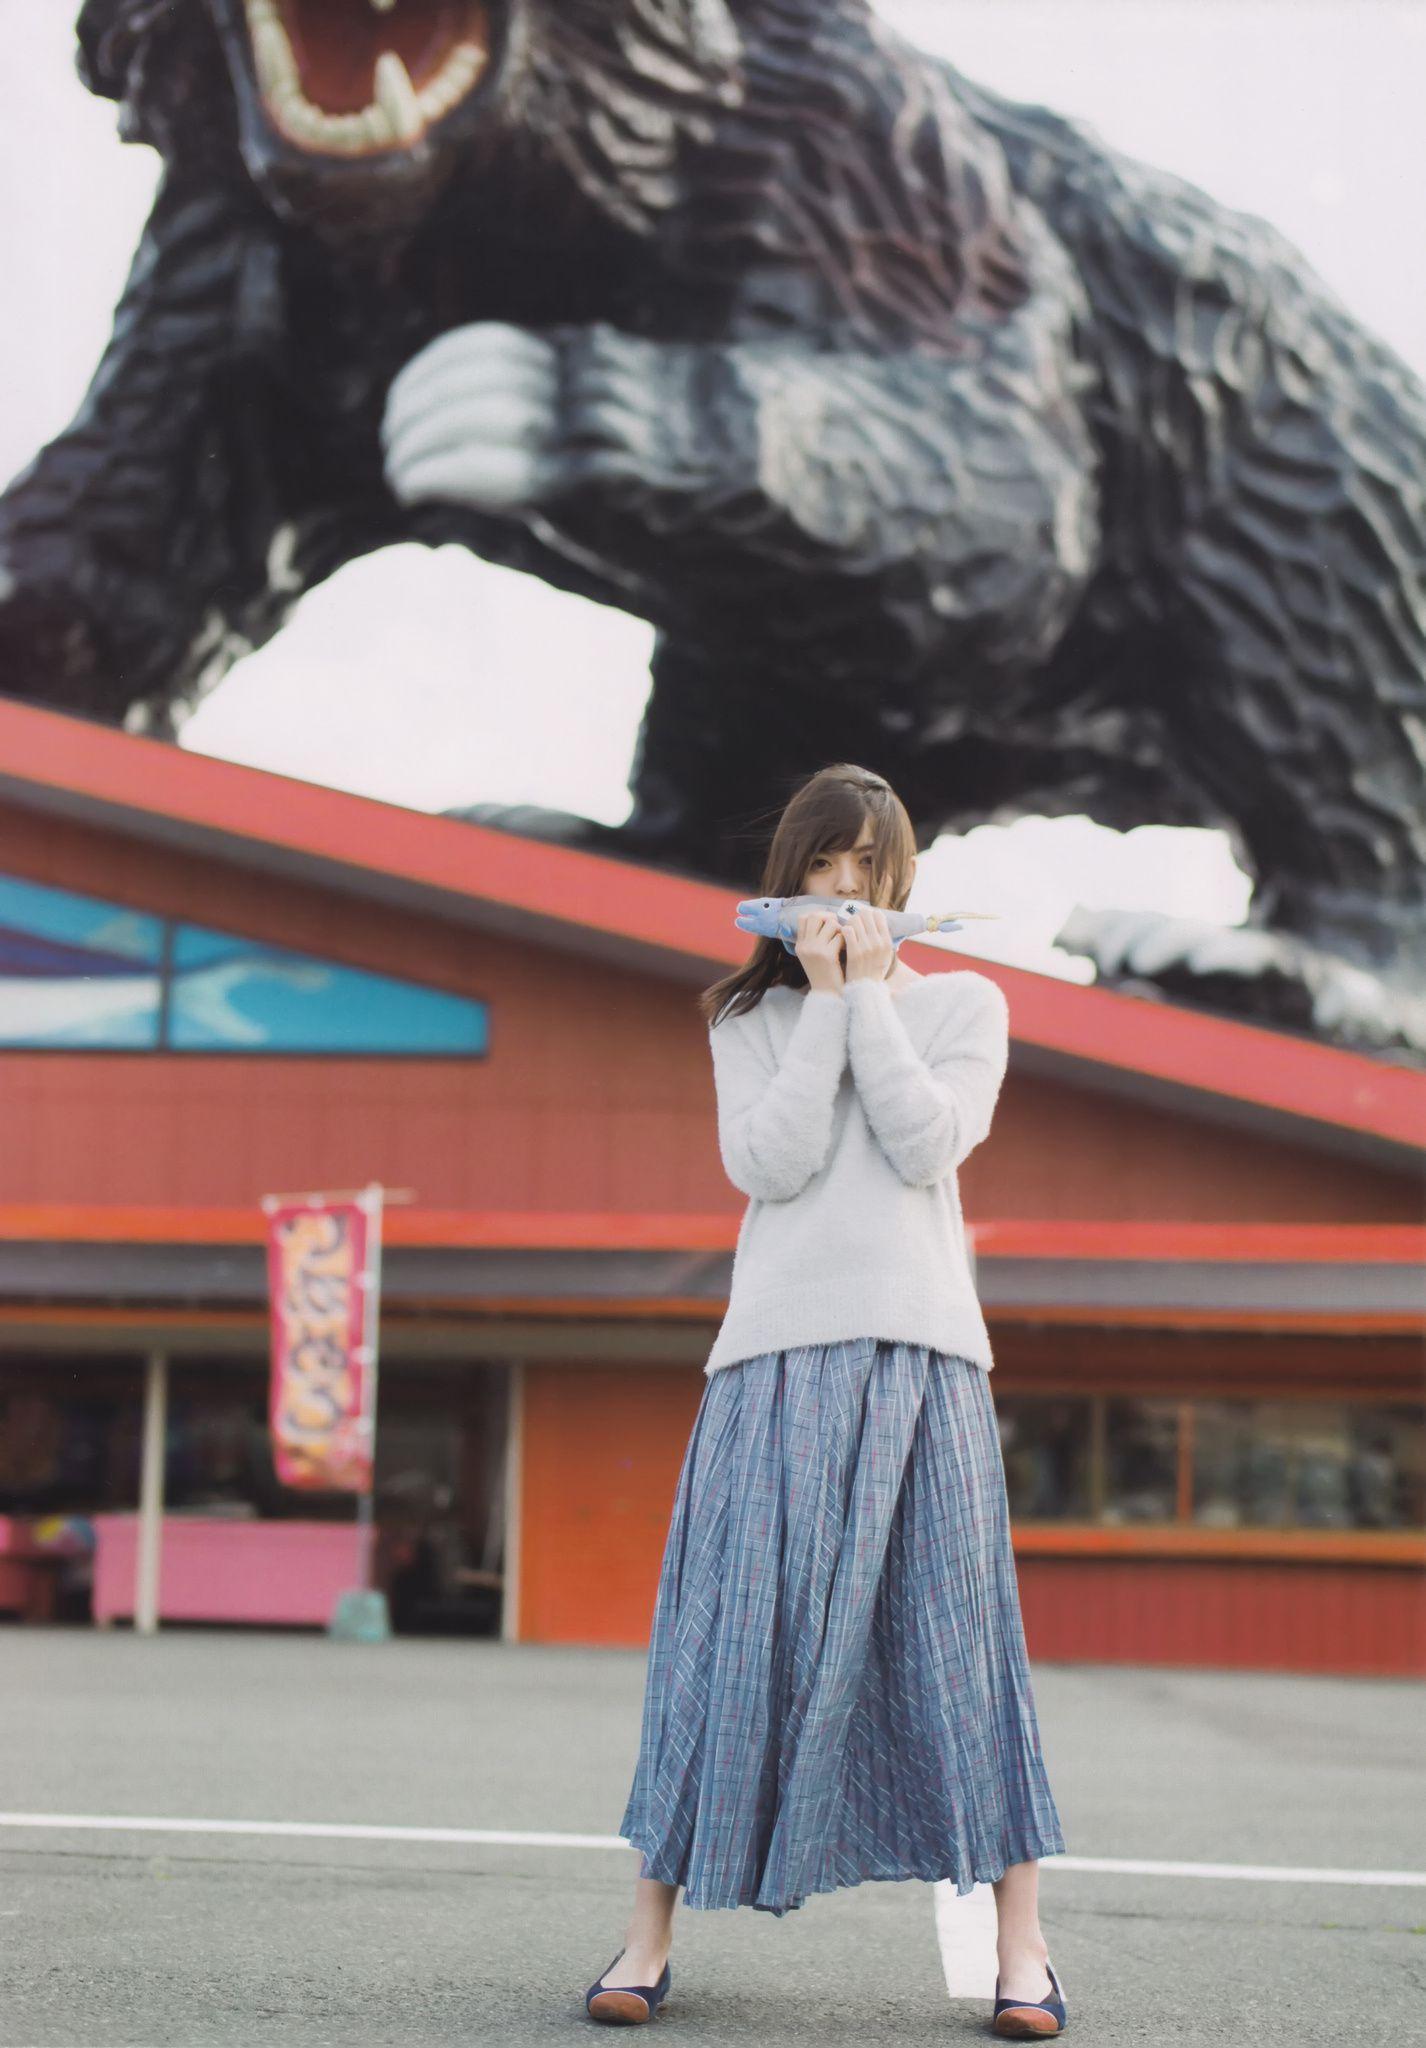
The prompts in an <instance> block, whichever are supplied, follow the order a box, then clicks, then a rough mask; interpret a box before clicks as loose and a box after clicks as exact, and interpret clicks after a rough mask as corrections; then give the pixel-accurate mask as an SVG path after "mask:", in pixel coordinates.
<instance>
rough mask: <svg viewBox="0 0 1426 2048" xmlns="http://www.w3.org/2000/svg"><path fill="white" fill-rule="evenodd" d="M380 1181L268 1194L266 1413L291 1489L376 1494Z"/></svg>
mask: <svg viewBox="0 0 1426 2048" xmlns="http://www.w3.org/2000/svg"><path fill="white" fill-rule="evenodd" d="M381 1198H382V1190H381V1189H380V1188H379V1187H369V1188H364V1189H363V1190H362V1191H361V1192H360V1193H359V1194H355V1195H340V1196H338V1195H291V1196H289V1195H267V1196H265V1197H264V1198H263V1204H262V1206H263V1210H264V1213H265V1214H266V1216H267V1275H268V1294H269V1301H270V1313H271V1320H272V1376H271V1382H270V1386H269V1399H268V1419H269V1423H270V1426H271V1430H272V1460H273V1465H274V1468H275V1470H276V1472H277V1476H278V1478H279V1480H281V1482H282V1484H283V1485H284V1486H293V1487H298V1488H301V1489H302V1490H303V1491H305V1492H308V1493H358V1494H364V1493H370V1491H371V1485H372V1467H373V1462H374V1452H375V1441H376V1332H377V1320H378V1314H379V1309H380V1288H381Z"/></svg>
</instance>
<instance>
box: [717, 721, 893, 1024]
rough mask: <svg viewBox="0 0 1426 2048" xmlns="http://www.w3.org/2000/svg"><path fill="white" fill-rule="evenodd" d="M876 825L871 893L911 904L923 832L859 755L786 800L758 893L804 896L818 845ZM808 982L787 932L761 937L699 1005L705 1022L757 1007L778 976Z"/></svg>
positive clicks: (826, 846) (849, 839)
mask: <svg viewBox="0 0 1426 2048" xmlns="http://www.w3.org/2000/svg"><path fill="white" fill-rule="evenodd" d="M868 821H870V824H871V827H872V835H873V844H872V867H871V878H870V881H869V882H868V884H867V889H866V900H867V901H868V902H869V903H874V904H876V905H877V907H878V908H879V909H882V910H904V909H905V908H906V899H907V897H908V896H909V895H910V894H911V884H912V883H913V881H914V880H915V878H916V834H915V831H914V829H913V827H912V824H911V819H910V817H909V816H908V815H907V811H906V806H905V805H904V804H903V803H902V801H901V799H900V797H899V796H898V795H897V794H896V791H895V790H894V789H893V788H892V787H891V784H890V783H889V782H888V781H887V780H886V779H885V777H884V776H881V775H877V774H875V773H874V772H873V770H871V769H870V768H859V767H858V766H857V765H856V763H855V762H853V761H834V762H833V763H832V764H831V765H830V766H829V767H826V768H819V769H818V770H817V773H816V774H815V775H810V776H809V777H808V778H807V780H806V781H805V782H804V783H803V784H802V785H801V787H800V788H799V789H798V790H796V791H795V792H794V794H793V795H792V796H791V797H790V798H789V799H788V801H787V803H786V804H785V805H784V807H783V811H782V814H781V816H780V817H779V819H778V821H777V827H776V829H775V831H774V832H773V835H772V843H771V845H770V846H769V847H768V850H767V856H766V858H765V860H764V862H763V871H762V879H761V881H760V882H759V884H758V887H757V888H756V889H754V890H751V891H750V892H749V893H750V894H751V895H754V896H800V895H801V894H802V893H803V882H804V879H805V877H806V874H807V870H808V868H809V867H810V866H811V864H812V862H813V861H814V860H815V859H816V857H817V855H818V854H819V853H841V852H843V851H844V850H845V849H846V848H847V847H850V846H855V845H856V843H857V840H858V839H859V838H860V837H861V831H862V827H863V825H865V824H866V823H867V822H868ZM777 983H781V984H782V985H783V986H785V987H788V988H806V987H807V986H808V982H807V973H806V970H805V969H804V967H803V965H802V962H801V961H800V960H799V959H798V958H797V955H796V954H795V953H789V952H788V951H787V949H786V947H785V946H784V945H783V943H782V940H781V939H756V940H754V942H753V950H752V952H751V954H750V955H749V957H748V959H747V960H746V961H745V962H744V964H743V965H742V966H741V967H739V968H735V969H734V971H733V973H731V974H725V975H724V976H723V978H722V980H721V981H715V982H714V983H713V985H712V987H711V988H706V989H704V991H703V993H702V994H701V995H700V996H699V998H698V1007H699V1009H700V1010H701V1012H702V1014H703V1018H704V1021H705V1023H708V1024H714V1023H721V1022H722V1019H723V1016H724V1015H725V1014H726V1015H727V1016H730V1017H736V1016H739V1015H740V1014H741V1013H742V1012H743V1011H744V1010H751V1009H753V1008H755V1007H756V1005H757V1004H758V1003H760V1002H761V1001H762V999H763V996H764V995H765V994H766V993H767V991H768V989H770V988H772V987H773V986H774V985H775V984H777Z"/></svg>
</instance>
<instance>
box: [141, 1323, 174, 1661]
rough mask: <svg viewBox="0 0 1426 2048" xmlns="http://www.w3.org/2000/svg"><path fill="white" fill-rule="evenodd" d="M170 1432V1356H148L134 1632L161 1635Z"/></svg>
mask: <svg viewBox="0 0 1426 2048" xmlns="http://www.w3.org/2000/svg"><path fill="white" fill-rule="evenodd" d="M167 1433H168V1356H167V1354H166V1353H165V1352H162V1351H151V1352H150V1353H149V1359H148V1366H147V1368H146V1370H145V1373H144V1434H143V1453H142V1463H141V1465H140V1467H139V1541H138V1550H137V1554H136V1557H135V1561H134V1632H135V1634H136V1635H141V1636H151V1635H156V1634H157V1633H158V1590H159V1563H160V1557H159V1552H160V1545H161V1543H162V1539H163V1452H164V1442H165V1439H166V1436H167Z"/></svg>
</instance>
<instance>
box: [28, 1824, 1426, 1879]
mask: <svg viewBox="0 0 1426 2048" xmlns="http://www.w3.org/2000/svg"><path fill="white" fill-rule="evenodd" d="M0 1827H6V1828H68V1829H70V1830H72V1831H77V1832H83V1831H84V1830H86V1829H95V1830H101V1831H104V1830H107V1831H109V1832H111V1833H117V1834H127V1833H132V1834H177V1835H282V1836H295V1837H299V1838H308V1839H315V1840H333V1841H353V1842H471V1843H482V1842H483V1843H491V1844H497V1845H504V1846H506V1847H508V1848H528V1849H630V1848H632V1846H633V1845H632V1843H630V1842H626V1841H625V1839H624V1837H623V1836H622V1835H567V1834H553V1833H549V1832H546V1831H543V1830H536V1829H532V1828H415V1827H383V1826H378V1825H376V1824H372V1823H366V1822H361V1821H309V1820H186V1819H179V1818H174V1817H171V1816H165V1817H149V1816H147V1815H139V1814H113V1813H0ZM1040 1868H1041V1870H1044V1871H1051V1872H1053V1871H1058V1870H1071V1871H1094V1872H1103V1873H1106V1874H1107V1875H1109V1876H1111V1877H1196V1878H1210V1879H1215V1878H1246V1879H1249V1880H1251V1881H1253V1882H1256V1883H1263V1884H1362V1885H1408V1886H1411V1885H1420V1886H1426V1870H1337V1869H1331V1868H1321V1867H1318V1866H1315V1865H1312V1864H1293V1863H1175V1862H1170V1861H1167V1860H1165V1859H1162V1858H1157V1857H1134V1856H1044V1857H1042V1858H1041V1859H1040Z"/></svg>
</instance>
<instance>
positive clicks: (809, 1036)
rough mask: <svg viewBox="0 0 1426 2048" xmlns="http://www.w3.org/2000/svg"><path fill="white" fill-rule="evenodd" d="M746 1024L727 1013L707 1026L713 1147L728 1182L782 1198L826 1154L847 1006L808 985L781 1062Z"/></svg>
mask: <svg viewBox="0 0 1426 2048" xmlns="http://www.w3.org/2000/svg"><path fill="white" fill-rule="evenodd" d="M745 1025H746V1018H745V1017H732V1018H728V1019H727V1020H726V1021H725V1022H723V1023H722V1024H714V1025H710V1026H709V1031H708V1038H709V1044H710V1045H711V1047H712V1051H713V1077H714V1083H715V1086H716V1088H717V1094H718V1149H719V1151H720V1153H721V1154H722V1158H723V1170H724V1171H725V1173H726V1174H727V1176H728V1178H729V1180H730V1181H731V1182H732V1183H733V1186H734V1187H735V1188H738V1189H739V1190H740V1191H741V1192H742V1193H743V1194H745V1195H752V1196H755V1197H757V1198H758V1199H759V1200H761V1201H764V1202H787V1201H791V1199H792V1197H793V1196H794V1195H797V1194H800V1193H801V1192H802V1190H803V1188H804V1187H806V1185H807V1183H808V1181H809V1180H811V1178H812V1176H813V1174H814V1173H816V1172H817V1171H818V1169H819V1168H820V1167H821V1166H822V1165H823V1164H824V1163H825V1161H826V1158H827V1151H828V1147H829V1145H830V1144H831V1139H832V1108H833V1104H834V1103H835V1101H836V1096H837V1088H838V1084H839V1083H840V1081H841V1078H842V1070H843V1068H844V1067H845V1066H846V1063H847V1005H846V1002H845V1001H844V1000H843V998H842V996H841V995H839V994H837V993H836V992H835V991H834V990H831V989H809V990H808V992H807V994H806V995H805V996H802V997H801V998H800V999H799V1003H798V1017H797V1022H796V1023H795V1024H794V1025H793V1028H792V1032H791V1034H790V1036H789V1038H788V1041H787V1045H786V1048H785V1049H784V1051H783V1055H782V1058H781V1060H774V1059H773V1057H772V1055H771V1053H770V1052H769V1050H768V1048H767V1047H766V1046H765V1045H763V1044H762V1043H761V1042H760V1040H759V1037H758V1034H757V1031H756V1030H754V1029H748V1028H743V1027H745Z"/></svg>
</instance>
